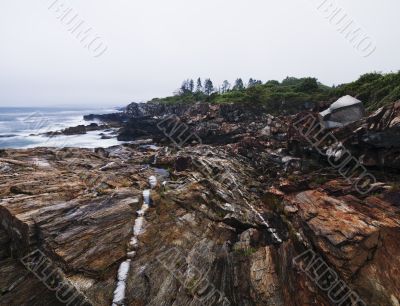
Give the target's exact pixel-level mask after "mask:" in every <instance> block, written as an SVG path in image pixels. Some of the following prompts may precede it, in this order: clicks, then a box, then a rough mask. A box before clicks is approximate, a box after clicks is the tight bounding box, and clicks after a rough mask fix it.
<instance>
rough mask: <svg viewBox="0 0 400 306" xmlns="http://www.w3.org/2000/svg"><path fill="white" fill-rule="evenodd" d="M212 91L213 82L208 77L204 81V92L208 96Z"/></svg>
mask: <svg viewBox="0 0 400 306" xmlns="http://www.w3.org/2000/svg"><path fill="white" fill-rule="evenodd" d="M213 92H214V84H213V82H212V81H211V80H210V79H206V80H205V81H204V93H205V94H206V95H207V96H209V95H211V94H212V93H213Z"/></svg>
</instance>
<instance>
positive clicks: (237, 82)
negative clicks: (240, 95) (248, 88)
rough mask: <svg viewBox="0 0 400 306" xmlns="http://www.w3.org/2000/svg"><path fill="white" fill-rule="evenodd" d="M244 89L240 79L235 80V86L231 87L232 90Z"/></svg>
mask: <svg viewBox="0 0 400 306" xmlns="http://www.w3.org/2000/svg"><path fill="white" fill-rule="evenodd" d="M243 89H244V84H243V80H242V79H240V78H239V79H237V80H236V81H235V85H234V86H233V90H243Z"/></svg>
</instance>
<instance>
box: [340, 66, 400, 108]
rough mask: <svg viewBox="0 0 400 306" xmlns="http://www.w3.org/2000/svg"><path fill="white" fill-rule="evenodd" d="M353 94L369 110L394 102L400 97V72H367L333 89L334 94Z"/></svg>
mask: <svg viewBox="0 0 400 306" xmlns="http://www.w3.org/2000/svg"><path fill="white" fill-rule="evenodd" d="M345 94H346V95H352V96H354V97H357V98H358V99H359V100H361V101H363V102H364V103H365V105H366V107H367V108H368V109H369V110H375V109H378V108H379V107H381V106H385V105H387V104H390V103H393V102H395V101H397V100H399V99H400V72H397V73H388V74H380V73H376V72H375V73H367V74H364V75H362V76H361V77H360V78H359V79H358V80H357V81H355V82H352V83H348V84H343V85H340V86H338V87H337V88H335V89H334V90H333V95H335V96H343V95H345Z"/></svg>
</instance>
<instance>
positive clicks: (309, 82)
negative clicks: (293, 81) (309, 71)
mask: <svg viewBox="0 0 400 306" xmlns="http://www.w3.org/2000/svg"><path fill="white" fill-rule="evenodd" d="M318 88H319V86H318V80H317V79H316V78H304V79H302V81H301V83H300V84H299V86H298V89H299V91H301V92H312V91H315V90H317V89H318Z"/></svg>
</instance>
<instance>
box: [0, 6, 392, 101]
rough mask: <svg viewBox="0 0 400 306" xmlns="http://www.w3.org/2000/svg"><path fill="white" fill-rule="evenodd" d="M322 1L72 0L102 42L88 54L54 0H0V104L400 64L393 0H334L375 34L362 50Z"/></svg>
mask: <svg viewBox="0 0 400 306" xmlns="http://www.w3.org/2000/svg"><path fill="white" fill-rule="evenodd" d="M59 1H60V2H62V1H61V0H59ZM322 1H323V0H291V1H289V0H280V1H276V0H274V1H272V0H246V1H243V0H241V1H239V0H229V1H228V0H201V1H192V0H168V1H166V0H148V1H138V0H113V1H105V0H86V1H77V0H74V1H72V0H70V1H69V2H68V3H69V4H70V6H71V7H72V8H73V9H74V11H75V12H77V13H79V15H80V16H81V17H82V18H83V19H84V20H85V22H86V23H87V25H90V26H91V27H92V28H93V29H94V31H95V32H96V33H98V34H99V35H100V36H101V37H102V38H103V39H104V41H105V42H106V43H107V45H108V50H107V51H106V52H105V53H104V55H102V56H100V57H98V58H94V57H93V56H92V55H91V54H90V53H89V52H88V51H87V50H86V49H84V47H83V46H82V45H81V44H80V43H79V41H78V40H77V39H75V38H74V37H73V36H72V35H71V34H70V33H68V31H67V29H66V27H65V26H64V25H63V24H61V23H60V21H59V20H57V18H56V16H55V14H54V12H52V11H49V10H48V7H49V6H50V4H51V3H52V2H54V0H37V1H29V0H24V1H22V0H0V106H5V105H7V106H20V105H25V106H36V105H89V104H91V105H97V106H108V105H126V104H127V103H129V102H131V101H142V100H148V99H150V98H152V97H157V96H166V95H170V94H171V93H172V92H173V91H174V90H175V89H176V88H177V87H178V86H179V85H180V83H181V81H182V80H183V79H186V78H196V77H198V76H201V77H202V78H206V77H211V79H212V80H213V81H214V83H215V84H220V83H222V81H223V80H224V79H228V80H229V81H231V82H232V81H233V80H234V79H236V78H237V77H242V78H243V79H244V80H246V81H247V80H248V79H249V78H250V77H253V78H257V79H261V80H263V81H266V80H269V79H277V80H281V79H283V78H284V77H286V76H288V75H290V76H297V77H301V76H315V77H317V78H318V79H319V80H320V81H321V82H323V83H326V84H328V85H332V84H338V83H343V82H348V81H351V80H354V79H356V78H357V77H358V76H359V75H360V74H362V73H365V72H371V71H383V72H390V71H397V70H398V69H400V57H399V55H398V54H399V49H400V48H399V47H400V42H399V37H400V35H399V34H400V26H399V21H398V20H399V19H398V12H399V11H400V2H399V1H398V0H382V1H376V0H351V1H335V3H337V4H338V6H340V7H342V8H343V9H344V10H345V11H346V12H347V13H348V14H349V16H350V17H351V19H353V20H355V21H356V22H357V24H359V25H360V26H362V29H363V31H364V32H365V33H366V34H368V35H369V36H370V37H372V38H373V39H374V40H375V41H376V46H377V50H376V52H375V53H373V54H372V55H371V56H370V57H367V58H364V57H362V56H361V55H360V53H359V52H357V50H355V49H354V48H353V47H352V45H351V44H350V43H349V42H348V41H347V40H346V39H345V38H344V36H343V35H341V34H340V33H338V32H337V31H336V30H335V28H334V27H333V26H332V25H331V24H330V23H329V21H328V20H327V19H324V17H323V16H322V15H321V12H320V11H318V9H317V4H318V3H321V2H322Z"/></svg>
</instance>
